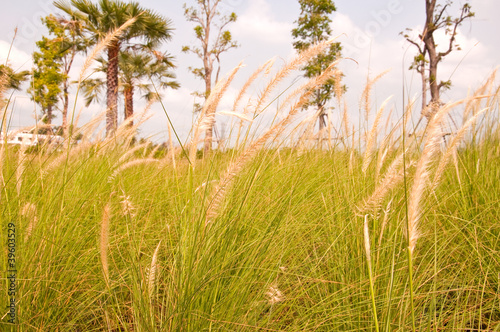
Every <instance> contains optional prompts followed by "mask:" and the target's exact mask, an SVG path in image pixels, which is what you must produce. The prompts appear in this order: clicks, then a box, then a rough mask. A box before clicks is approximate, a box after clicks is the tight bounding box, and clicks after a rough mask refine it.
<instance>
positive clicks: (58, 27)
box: [43, 15, 92, 131]
mask: <svg viewBox="0 0 500 332" xmlns="http://www.w3.org/2000/svg"><path fill="white" fill-rule="evenodd" d="M43 22H44V24H45V26H47V28H48V30H49V33H50V35H52V36H53V37H54V38H53V39H52V41H53V42H55V43H58V46H59V52H60V54H59V56H60V71H61V72H62V74H63V75H64V77H63V80H62V86H61V90H62V91H61V92H62V96H61V98H62V104H63V105H62V109H61V111H62V128H63V131H66V128H67V126H68V107H69V87H70V81H69V73H70V71H71V68H72V66H73V62H74V60H75V57H76V55H77V54H78V53H82V52H86V51H87V48H88V47H89V46H91V44H92V41H91V40H89V39H88V38H85V36H83V34H82V22H80V21H78V20H67V19H66V18H64V17H62V16H57V17H56V16H54V15H49V16H47V17H45V18H44V19H43Z"/></svg>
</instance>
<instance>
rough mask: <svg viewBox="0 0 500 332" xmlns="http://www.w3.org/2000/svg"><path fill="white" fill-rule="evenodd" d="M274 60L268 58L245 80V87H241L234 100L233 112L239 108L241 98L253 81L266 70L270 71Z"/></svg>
mask: <svg viewBox="0 0 500 332" xmlns="http://www.w3.org/2000/svg"><path fill="white" fill-rule="evenodd" d="M274 62H275V59H274V58H273V59H270V60H268V61H267V62H266V63H264V64H263V65H262V66H260V67H259V68H257V70H255V71H254V72H253V73H252V75H250V77H249V78H248V80H247V81H246V82H245V84H243V87H242V88H241V89H240V91H239V92H238V96H237V97H236V99H235V100H234V103H233V112H236V111H237V109H238V105H239V103H240V101H241V99H242V98H243V96H244V95H245V93H246V92H247V90H248V88H250V86H251V85H252V83H253V82H254V81H255V80H256V79H257V77H259V75H260V74H261V73H262V72H263V71H264V70H265V71H266V72H269V70H270V68H271V67H272V66H273V65H274Z"/></svg>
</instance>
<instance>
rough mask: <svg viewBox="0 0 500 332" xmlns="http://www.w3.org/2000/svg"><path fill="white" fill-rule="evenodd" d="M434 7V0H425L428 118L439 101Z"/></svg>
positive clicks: (424, 35)
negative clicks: (428, 93) (429, 93)
mask: <svg viewBox="0 0 500 332" xmlns="http://www.w3.org/2000/svg"><path fill="white" fill-rule="evenodd" d="M435 8H436V0H426V2H425V11H426V22H425V28H424V33H423V41H424V43H425V47H426V48H427V54H429V87H430V90H431V101H430V103H431V109H430V110H429V111H428V112H427V114H425V116H426V117H427V118H428V119H430V118H432V116H433V115H434V113H435V112H436V111H437V109H436V106H437V105H438V103H439V85H438V82H437V66H438V62H439V55H438V54H437V51H436V42H435V41H434V36H433V33H434V31H435V27H434V9H435Z"/></svg>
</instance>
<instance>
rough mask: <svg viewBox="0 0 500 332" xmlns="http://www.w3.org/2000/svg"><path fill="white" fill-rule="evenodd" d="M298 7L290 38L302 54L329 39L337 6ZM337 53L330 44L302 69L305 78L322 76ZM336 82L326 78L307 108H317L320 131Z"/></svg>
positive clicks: (316, 1)
mask: <svg viewBox="0 0 500 332" xmlns="http://www.w3.org/2000/svg"><path fill="white" fill-rule="evenodd" d="M299 4H300V16H299V19H298V20H297V21H296V22H295V23H297V27H296V28H295V29H293V30H292V36H293V37H294V38H295V39H296V41H295V42H294V43H293V46H294V48H295V49H296V50H297V51H303V50H305V49H307V48H309V47H310V46H311V45H313V44H317V43H319V42H322V41H325V40H328V39H329V38H330V37H331V34H332V29H331V28H330V23H331V22H332V20H331V18H330V15H331V14H332V13H333V12H334V11H336V7H335V4H334V2H333V1H332V0H299ZM340 51H341V46H340V43H332V44H331V46H330V47H329V49H328V50H327V51H325V52H323V53H321V54H319V55H318V56H316V57H315V58H314V59H312V60H311V61H310V62H309V63H308V64H307V65H306V66H305V67H304V68H303V71H304V76H305V77H307V78H311V77H315V76H317V75H319V74H321V73H322V72H323V71H324V70H325V69H326V68H328V66H329V65H330V64H332V63H333V62H334V61H335V60H336V59H337V58H338V57H339V56H340ZM335 83H336V82H335V79H333V78H332V79H329V80H328V81H327V82H326V83H325V84H324V85H322V86H321V87H320V88H319V89H318V90H317V91H316V93H315V94H314V96H313V97H312V98H311V101H310V102H309V104H307V105H306V107H310V106H314V107H315V108H316V109H317V114H318V122H319V129H320V131H321V130H322V129H323V128H325V127H326V123H327V112H326V110H327V109H326V105H327V103H328V101H329V100H330V99H331V98H332V97H333V95H334V88H335Z"/></svg>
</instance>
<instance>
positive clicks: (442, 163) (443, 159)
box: [431, 108, 489, 190]
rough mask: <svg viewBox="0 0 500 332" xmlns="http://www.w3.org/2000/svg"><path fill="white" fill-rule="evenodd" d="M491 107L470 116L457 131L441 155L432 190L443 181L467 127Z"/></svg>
mask: <svg viewBox="0 0 500 332" xmlns="http://www.w3.org/2000/svg"><path fill="white" fill-rule="evenodd" d="M488 109H489V108H484V109H482V110H481V111H479V112H477V113H476V114H475V115H474V116H473V117H472V118H470V119H469V120H468V121H467V122H466V123H465V124H464V125H463V126H462V128H460V130H459V131H458V132H457V133H456V135H455V136H454V137H453V139H452V140H451V142H450V143H449V144H448V147H447V148H446V152H445V153H444V155H443V156H442V157H441V161H440V162H439V165H438V167H437V169H436V172H435V173H434V180H433V181H432V185H431V190H435V189H436V187H437V186H438V184H439V182H440V181H441V178H442V176H443V173H444V170H445V168H446V165H447V164H448V161H449V160H450V157H452V155H453V154H454V153H455V151H456V149H457V147H458V144H459V143H460V142H461V141H462V139H463V138H464V136H465V134H466V132H467V129H469V127H470V126H472V125H473V124H474V123H475V122H476V120H477V118H478V117H479V116H480V115H481V114H483V113H484V112H486V111H487V110H488Z"/></svg>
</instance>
